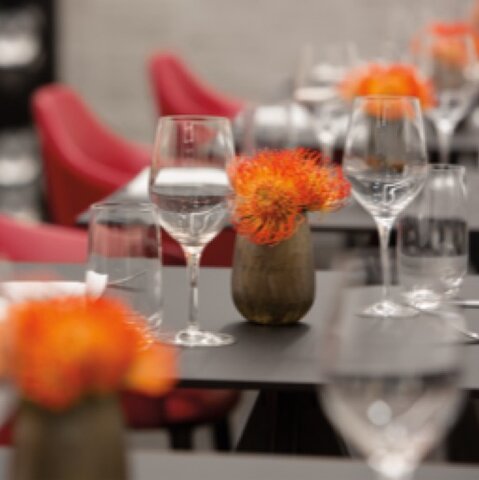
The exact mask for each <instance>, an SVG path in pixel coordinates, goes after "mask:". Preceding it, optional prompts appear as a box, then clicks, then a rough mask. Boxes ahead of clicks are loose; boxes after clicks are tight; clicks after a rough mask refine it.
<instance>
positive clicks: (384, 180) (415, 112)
mask: <svg viewBox="0 0 479 480" xmlns="http://www.w3.org/2000/svg"><path fill="white" fill-rule="evenodd" d="M343 170H344V174H345V176H346V178H347V179H348V180H349V181H350V182H351V187H352V192H353V195H354V198H355V199H356V200H357V201H358V202H359V203H360V204H361V205H362V206H363V207H364V208H365V209H366V210H367V211H368V212H369V213H370V214H371V215H372V217H373V218H374V221H375V222H376V225H377V228H378V231H379V241H380V254H381V265H382V272H383V295H382V298H381V299H380V300H379V301H377V302H375V303H374V304H373V305H371V306H369V307H368V308H367V309H366V310H365V311H364V314H366V315H373V316H378V317H401V316H408V315H410V313H411V312H410V308H407V307H404V306H403V305H400V304H399V303H398V302H396V301H394V300H393V299H392V298H391V295H390V284H391V267H390V258H389V251H388V246H389V237H390V233H391V229H392V227H393V224H394V221H395V219H396V217H397V215H398V214H399V213H400V212H401V211H402V210H403V209H404V208H405V207H406V206H407V205H408V204H409V203H410V202H411V201H412V200H413V198H414V197H415V196H416V195H417V194H418V192H419V191H420V189H421V188H422V186H423V184H424V181H425V179H426V174H427V155H426V144H425V139H424V126H423V121H422V114H421V108H420V106H419V102H418V100H417V99H416V98H412V97H400V96H379V95H378V96H369V97H358V98H357V99H356V100H355V101H354V104H353V110H352V114H351V119H350V124H349V129H348V133H347V135H346V144H345V152H344V158H343Z"/></svg>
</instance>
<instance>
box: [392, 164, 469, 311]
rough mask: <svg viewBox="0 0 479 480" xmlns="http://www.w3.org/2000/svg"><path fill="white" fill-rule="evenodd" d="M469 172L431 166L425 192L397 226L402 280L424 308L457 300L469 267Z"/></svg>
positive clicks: (406, 294) (411, 297)
mask: <svg viewBox="0 0 479 480" xmlns="http://www.w3.org/2000/svg"><path fill="white" fill-rule="evenodd" d="M464 177H465V168H464V167H463V166H460V165H447V164H435V165H430V166H429V173H428V177H427V180H426V184H425V186H424V189H423V190H422V192H421V193H420V194H419V196H418V197H417V198H416V199H415V200H414V201H413V202H412V204H411V205H410V207H409V208H408V209H407V210H406V211H405V212H404V214H403V215H402V217H401V218H400V221H399V224H398V277H399V283H400V285H401V286H402V289H403V294H404V297H405V298H406V300H407V302H408V303H410V304H411V305H413V306H416V307H418V308H422V309H434V308H437V306H438V305H439V303H440V302H441V301H443V300H445V299H446V300H447V299H448V298H451V297H454V296H455V295H457V293H458V291H459V288H460V286H461V284H462V281H463V278H464V276H465V275H466V272H467V266H468V227H467V214H466V210H467V208H466V207H467V205H466V185H465V178H464Z"/></svg>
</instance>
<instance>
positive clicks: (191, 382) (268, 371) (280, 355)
mask: <svg viewBox="0 0 479 480" xmlns="http://www.w3.org/2000/svg"><path fill="white" fill-rule="evenodd" d="M16 266H17V267H18V268H19V269H29V270H32V269H38V268H39V269H40V270H43V271H45V270H46V269H50V270H51V271H57V272H58V273H59V274H60V275H62V276H63V277H65V278H68V279H81V278H82V276H83V272H84V269H83V267H82V266H80V265H53V264H52V265H50V266H46V265H41V264H16ZM230 276H231V270H230V269H229V268H202V269H201V273H200V297H199V298H200V314H199V317H200V325H204V326H205V327H208V328H209V329H214V330H218V331H224V332H228V333H231V334H233V335H234V336H235V337H236V339H237V342H236V343H235V344H234V345H231V346H228V347H220V348H206V349H201V348H198V349H182V350H181V351H180V355H179V359H180V380H181V383H182V384H183V385H185V386H198V387H213V388H215V387H218V388H230V387H231V388H244V389H267V388H281V389H287V388H292V389H295V388H296V389H298V388H310V387H311V386H314V385H317V384H318V383H321V376H320V372H319V365H318V337H319V335H320V334H321V328H322V326H323V325H324V322H325V321H327V320H328V319H329V318H331V315H332V314H333V312H334V311H335V308H336V306H335V297H336V295H335V292H337V289H338V285H339V282H340V276H339V274H338V272H334V271H318V272H317V274H316V299H315V302H314V304H313V307H312V308H311V310H310V311H309V312H308V314H307V315H306V316H305V318H304V319H303V320H302V321H301V322H300V323H298V324H296V325H294V326H290V327H264V326H257V325H253V324H251V323H249V322H246V321H245V320H243V319H242V318H241V316H240V314H239V313H238V312H237V310H236V309H235V306H234V304H233V301H232V299H231V293H230ZM163 284H164V299H165V300H164V303H165V309H164V321H163V325H164V329H165V330H166V331H168V330H169V331H176V330H178V329H179V328H181V327H183V326H184V325H185V324H186V319H187V308H188V305H187V303H188V302H187V301H186V299H187V298H188V296H187V281H186V272H185V269H184V268H181V267H166V268H164V276H163ZM478 292H479V276H470V277H467V279H466V282H465V285H464V287H463V289H462V296H463V297H464V298H478V297H479V294H478ZM378 296H379V289H378ZM358 311H359V308H358ZM465 314H466V318H467V321H468V326H469V328H470V329H471V330H475V331H479V309H468V310H465ZM464 353H465V361H466V371H465V375H464V378H463V379H462V385H463V387H464V388H465V389H468V390H479V368H477V366H478V365H479V344H470V345H467V346H465V347H464Z"/></svg>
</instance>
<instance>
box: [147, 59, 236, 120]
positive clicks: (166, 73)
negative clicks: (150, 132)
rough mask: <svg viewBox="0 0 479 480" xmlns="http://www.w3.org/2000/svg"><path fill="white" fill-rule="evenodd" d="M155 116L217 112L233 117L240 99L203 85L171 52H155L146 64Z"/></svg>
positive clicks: (210, 113)
mask: <svg viewBox="0 0 479 480" xmlns="http://www.w3.org/2000/svg"><path fill="white" fill-rule="evenodd" d="M148 71H149V76H150V83H151V85H152V88H153V94H154V97H155V101H156V107H157V112H158V114H159V115H218V116H221V117H227V118H233V117H235V116H236V115H237V114H238V113H239V111H240V110H241V109H242V108H243V107H244V102H242V101H241V100H236V99H234V98H229V97H227V96H225V95H223V94H222V93H218V92H216V91H214V90H213V89H212V88H211V87H209V86H207V85H205V84H204V83H203V82H202V81H201V80H200V79H199V78H198V77H197V76H196V75H194V74H193V73H192V72H191V71H190V70H189V69H188V68H187V67H186V65H185V64H184V63H183V61H182V60H181V59H180V58H179V57H178V56H176V55H175V54H174V53H171V52H158V53H156V54H154V55H153V56H152V57H151V58H150V60H149V63H148Z"/></svg>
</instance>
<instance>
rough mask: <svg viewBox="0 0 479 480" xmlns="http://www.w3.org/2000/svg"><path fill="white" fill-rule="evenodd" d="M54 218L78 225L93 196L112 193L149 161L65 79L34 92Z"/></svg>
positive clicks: (50, 209) (143, 151) (34, 106)
mask: <svg viewBox="0 0 479 480" xmlns="http://www.w3.org/2000/svg"><path fill="white" fill-rule="evenodd" d="M32 108H33V116H34V119H35V124H36V127H37V131H38V134H39V137H40V143H41V149H42V157H43V166H44V174H45V179H46V187H47V190H46V193H47V203H48V208H49V211H50V215H51V218H52V220H53V222H54V223H57V224H60V225H68V226H73V225H75V220H76V217H77V216H78V215H79V214H80V213H81V212H83V211H84V210H86V209H87V208H88V207H89V206H90V205H91V204H92V203H93V202H96V201H99V200H100V199H103V198H104V197H106V196H108V195H110V194H111V193H113V192H114V191H115V190H117V189H118V188H120V187H122V186H123V185H125V184H126V183H127V182H128V181H130V180H131V179H132V178H133V177H134V176H135V175H136V174H137V173H138V172H140V170H141V169H142V168H144V167H146V166H148V165H149V163H150V154H149V152H148V150H146V149H144V148H142V147H140V146H137V145H135V144H133V143H129V142H127V141H125V140H124V139H122V138H121V137H119V136H118V135H116V134H114V133H113V132H111V131H110V130H109V129H107V128H106V127H105V126H103V125H102V124H101V123H100V122H99V121H98V120H97V119H96V118H95V116H94V115H93V113H92V112H91V111H90V110H89V109H88V107H87V106H86V105H85V103H84V102H83V101H82V100H81V98H80V97H79V96H78V95H77V94H76V93H75V92H74V91H73V90H71V89H70V88H68V87H66V86H63V85H48V86H45V87H42V88H40V89H38V90H37V91H36V92H35V94H34V95H33V101H32Z"/></svg>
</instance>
